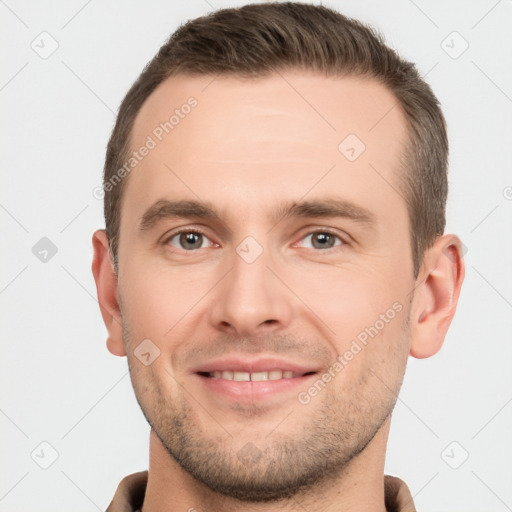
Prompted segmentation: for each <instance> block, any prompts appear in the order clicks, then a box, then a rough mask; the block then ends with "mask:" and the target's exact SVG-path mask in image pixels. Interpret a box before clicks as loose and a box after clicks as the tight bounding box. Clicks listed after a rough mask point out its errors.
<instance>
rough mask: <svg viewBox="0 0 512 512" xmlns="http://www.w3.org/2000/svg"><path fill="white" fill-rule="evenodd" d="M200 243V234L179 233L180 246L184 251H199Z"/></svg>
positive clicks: (201, 237) (201, 239)
mask: <svg viewBox="0 0 512 512" xmlns="http://www.w3.org/2000/svg"><path fill="white" fill-rule="evenodd" d="M202 241H203V235H201V234H200V233H181V235H180V245H181V246H182V247H183V248H184V249H199V248H200V247H201V245H202ZM187 244H188V245H187Z"/></svg>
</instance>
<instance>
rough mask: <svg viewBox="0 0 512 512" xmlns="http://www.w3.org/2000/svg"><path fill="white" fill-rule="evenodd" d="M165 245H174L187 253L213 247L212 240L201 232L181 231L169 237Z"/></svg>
mask: <svg viewBox="0 0 512 512" xmlns="http://www.w3.org/2000/svg"><path fill="white" fill-rule="evenodd" d="M163 244H164V245H168V244H169V245H172V246H173V247H177V248H178V249H183V250H185V251H193V250H195V249H203V248H204V247H210V246H211V245H212V242H211V240H210V239H209V238H208V237H207V236H206V235H204V234H203V233H201V232H199V231H180V232H179V233H175V234H173V235H172V236H170V237H168V238H167V239H166V240H164V242H163Z"/></svg>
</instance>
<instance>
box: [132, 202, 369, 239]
mask: <svg viewBox="0 0 512 512" xmlns="http://www.w3.org/2000/svg"><path fill="white" fill-rule="evenodd" d="M293 217H297V218H310V217H311V218H336V217H339V218H346V219H349V220H353V221H356V222H358V223H362V224H367V225H372V224H375V223H376V218H375V215H374V214H373V213H372V212H371V211H370V210H368V209H367V208H364V207H362V206H358V205H356V204H354V203H352V202H350V201H346V200H342V199H329V198H327V199H323V200H315V201H301V202H291V203H287V204H284V205H279V206H278V207H277V208H274V210H273V211H272V214H271V216H270V220H272V221H274V222H276V223H277V222H280V221H282V220H285V219H289V218H293ZM185 218H186V219H218V220H220V219H221V216H220V215H219V214H218V213H217V212H216V211H215V209H214V207H213V206H212V205H211V204H209V203H206V202H203V201H195V200H178V201H170V200H167V199H161V200H159V201H157V202H156V203H154V204H153V205H152V206H150V207H149V208H148V209H147V210H146V211H145V212H144V214H143V215H142V216H141V217H140V220H139V231H149V230H150V229H151V228H153V227H154V226H155V225H156V224H158V223H159V222H160V221H161V220H164V219H185Z"/></svg>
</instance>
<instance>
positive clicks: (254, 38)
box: [103, 2, 448, 277]
mask: <svg viewBox="0 0 512 512" xmlns="http://www.w3.org/2000/svg"><path fill="white" fill-rule="evenodd" d="M286 69H302V70H311V71H315V72H318V73H321V74H323V75H326V76H347V75H357V76H363V77H368V78H370V79H374V80H376V81H378V82H379V83H381V84H383V85H384V86H385V87H387V89H388V90H390V91H391V92H392V93H393V94H394V96H395V97H396V99H397V104H398V105H399V107H400V108H401V109H402V112H403V113H404V115H405V118H406V120H407V124H408V140H407V143H406V147H405V149H404V153H403V155H402V163H403V167H404V170H403V172H402V173H401V176H402V179H401V182H400V192H401V194H402V195H403V197H404V199H405V201H406V203H407V207H408V212H409V217H410V237H411V245H412V258H413V262H414V276H415V277H417V275H418V272H419V268H420V266H421V263H422V260H423V254H424V251H425V250H426V249H427V248H429V247H430V246H431V245H432V244H433V242H434V240H435V239H436V238H437V237H438V236H440V235H442V234H443V232H444V228H445V205H446V198H447V193H448V182H447V181H448V180H447V165H448V140H447V134H446V125H445V120H444V117H443V114H442V112H441V109H440V106H439V102H438V100H437V99H436V97H435V95H434V93H433V92H432V90H431V88H430V86H429V85H428V84H427V83H426V82H425V81H424V80H423V79H422V77H421V76H420V74H419V73H418V71H417V69H416V67H415V66H414V64H412V63H410V62H407V61H405V60H403V59H402V58H400V57H399V56H398V54H397V53H396V52H395V51H394V50H392V49H391V48H389V47H388V46H386V45H385V43H384V40H383V38H382V37H381V36H380V35H379V34H378V33H376V32H375V31H374V30H373V29H372V28H370V27H368V26H366V25H364V24H362V23H360V22H358V21H356V20H353V19H350V18H347V17H345V16H343V15H342V14H340V13H338V12H336V11H334V10H332V9H329V8H327V7H324V6H321V5H312V4H303V3H295V2H284V3H259V4H248V5H245V6H242V7H238V8H229V9H221V10H218V11H214V12H213V13H211V14H209V15H206V16H202V17H199V18H196V19H193V20H190V21H188V22H187V23H186V24H184V25H182V26H180V27H179V28H178V30H176V32H174V34H172V35H171V37H170V38H169V39H168V40H167V41H166V42H165V44H164V45H163V46H162V47H161V48H160V50H159V51H158V53H157V54H156V55H155V57H154V58H153V59H152V60H151V61H150V62H149V63H148V65H147V66H146V67H145V68H144V70H143V71H142V73H141V75H140V76H139V78H138V79H137V80H136V82H135V83H134V84H133V85H132V87H131V88H130V90H129V91H128V93H127V94H126V96H125V98H124V100H123V102H122V103H121V106H120V108H119V112H118V116H117V120H116V123H115V126H114V129H113V131H112V135H111V137H110V140H109V143H108V147H107V153H106V159H105V169H104V180H103V181H104V190H105V203H104V213H105V223H106V233H107V236H108V238H109V244H110V254H111V258H112V262H113V265H114V269H115V272H116V273H117V272H118V268H119V267H118V265H119V262H118V244H119V229H120V218H121V212H120V206H121V198H122V194H123V189H124V185H125V182H126V179H127V178H124V179H123V180H121V181H120V182H119V183H118V185H117V186H114V187H112V186H110V187H109V188H108V189H107V188H106V187H105V184H107V183H109V180H112V178H113V177H114V175H115V173H116V172H117V171H118V170H119V169H121V168H122V167H123V164H124V162H126V159H127V155H128V152H129V147H130V139H131V133H132V128H133V124H134V121H135V118H136V116H137V113H138V112H139V110H140V109H141V107H142V105H143V103H144V102H145V100H146V99H147V98H148V96H149V95H150V94H151V93H152V92H153V91H154V90H155V89H156V87H157V86H158V85H159V84H160V83H161V82H163V81H164V80H165V79H167V78H169V77H171V76H176V75H177V74H189V75H212V74H213V75H216V74H222V75H232V76H237V77H243V78H251V77H262V76H265V75H269V74H271V73H272V72H276V71H283V70H286ZM110 184H112V181H110Z"/></svg>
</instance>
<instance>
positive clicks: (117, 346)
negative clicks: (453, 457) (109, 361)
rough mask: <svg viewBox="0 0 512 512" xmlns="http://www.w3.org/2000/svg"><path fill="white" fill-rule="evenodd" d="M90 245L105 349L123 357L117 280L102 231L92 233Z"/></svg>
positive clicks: (105, 235)
mask: <svg viewBox="0 0 512 512" xmlns="http://www.w3.org/2000/svg"><path fill="white" fill-rule="evenodd" d="M92 245H93V249H94V257H93V262H92V273H93V276H94V281H95V282H96V291H97V294H98V303H99V305H100V311H101V316H102V317H103V322H104V323H105V327H106V328H107V331H108V338H107V348H108V350H109V351H110V352H111V353H112V354H114V355H116V356H125V355H126V351H125V347H124V341H123V329H122V317H121V310H120V307H119V302H118V279H117V276H116V274H115V272H114V268H113V266H112V262H111V260H110V253H109V241H108V237H107V234H106V232H105V230H104V229H98V230H97V231H95V232H94V234H93V236H92Z"/></svg>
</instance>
